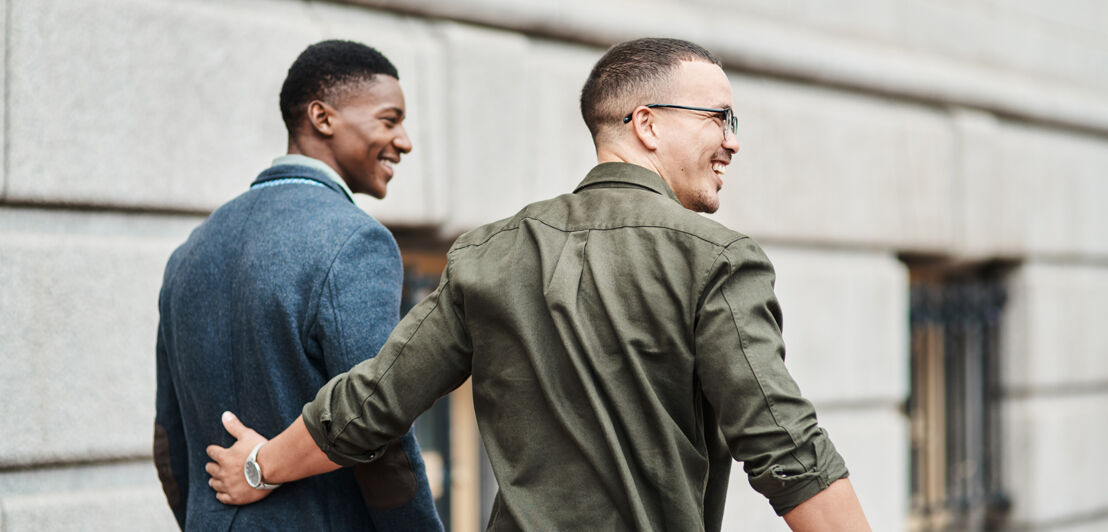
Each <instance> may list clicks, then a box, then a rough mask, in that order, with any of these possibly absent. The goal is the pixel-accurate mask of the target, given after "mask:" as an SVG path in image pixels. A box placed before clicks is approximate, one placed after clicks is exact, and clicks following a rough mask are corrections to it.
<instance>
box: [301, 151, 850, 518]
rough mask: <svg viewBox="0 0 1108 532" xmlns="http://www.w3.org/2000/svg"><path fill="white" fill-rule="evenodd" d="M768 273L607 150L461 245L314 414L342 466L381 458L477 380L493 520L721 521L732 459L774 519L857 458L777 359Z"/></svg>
mask: <svg viewBox="0 0 1108 532" xmlns="http://www.w3.org/2000/svg"><path fill="white" fill-rule="evenodd" d="M773 280H774V277H773V267H772V265H771V264H770V262H769V260H768V259H767V258H766V256H765V254H763V253H762V250H761V249H760V248H759V247H758V245H757V244H756V243H755V242H754V241H752V240H751V239H750V238H748V237H746V236H744V235H741V234H739V233H736V232H734V231H731V230H729V229H727V228H725V227H723V226H722V225H720V224H718V223H716V222H714V221H712V220H710V219H708V218H705V217H703V216H700V215H698V214H696V213H693V212H691V211H689V210H687V209H685V208H684V207H682V206H681V204H680V203H679V202H678V201H677V197H676V196H675V195H674V193H673V192H672V191H671V190H670V188H669V187H668V186H667V185H666V184H665V182H664V181H662V179H661V178H660V177H659V176H658V175H657V174H655V173H653V172H650V171H648V170H646V169H645V168H642V167H639V166H635V165H631V164H625V163H604V164H601V165H599V166H597V167H596V168H594V169H593V170H592V171H591V172H590V173H589V174H588V176H587V177H586V178H585V180H584V181H583V182H582V183H581V185H580V186H578V188H577V190H576V191H574V193H573V194H564V195H561V196H558V197H556V198H553V199H550V200H547V201H543V202H539V203H534V204H531V205H528V206H527V207H525V208H524V209H523V210H522V211H520V212H519V213H518V214H516V215H515V216H513V217H512V218H509V219H506V220H502V221H499V222H495V223H492V224H489V225H486V226H482V227H480V228H477V229H475V230H473V231H471V232H469V233H466V234H464V235H462V236H461V237H460V238H458V240H457V242H455V243H454V245H453V246H452V247H451V249H450V252H449V255H448V264H447V267H446V271H445V272H444V273H443V276H442V281H441V283H440V284H439V287H438V289H437V290H436V291H435V292H434V293H432V294H431V295H430V296H429V297H428V298H427V299H426V300H424V301H423V302H422V303H420V304H419V305H417V306H416V307H415V308H413V309H412V311H411V312H410V313H408V315H407V316H406V317H405V318H404V319H403V320H402V321H401V322H400V325H399V326H397V328H396V329H395V330H394V331H393V333H392V336H391V337H390V338H389V340H388V342H386V344H385V346H384V347H383V348H382V349H381V352H380V354H378V356H377V357H376V358H373V359H371V360H367V361H365V362H363V363H361V364H358V365H357V366H355V367H354V368H353V369H351V370H350V372H349V373H347V374H345V375H341V376H339V377H336V378H335V379H334V380H332V381H331V382H330V383H328V384H327V385H326V386H325V387H324V388H323V389H322V390H320V392H319V395H318V396H317V397H316V399H315V400H314V401H313V402H311V403H309V404H308V405H307V406H305V407H304V422H305V423H306V425H307V427H308V430H309V432H310V433H311V435H312V437H313V439H314V440H315V442H316V443H317V444H318V445H319V446H320V448H321V449H322V450H323V451H325V452H326V453H327V455H328V456H329V457H330V458H331V459H332V460H334V461H335V462H337V463H340V464H344V465H347V464H353V463H357V462H360V461H366V460H372V459H373V458H375V457H376V456H377V455H378V454H379V453H380V451H381V449H382V448H383V446H385V445H386V444H387V442H388V441H389V440H392V439H393V438H396V437H398V436H400V435H402V434H404V433H405V432H406V431H407V430H408V426H409V425H410V424H411V423H412V421H413V420H414V419H415V418H416V416H418V415H419V414H420V413H422V412H423V411H424V410H426V409H427V408H429V407H430V406H431V405H432V404H433V403H434V402H435V400H437V399H438V398H439V397H441V396H443V395H444V394H446V393H448V392H450V391H451V390H453V389H454V388H456V387H458V386H459V385H460V384H461V383H462V382H464V381H465V379H467V378H469V377H470V376H471V375H472V377H473V401H474V407H475V409H476V413H477V422H478V425H479V427H480V431H481V435H482V438H483V441H484V444H485V449H486V450H487V452H488V456H489V460H490V462H491V464H492V469H493V472H494V473H495V475H496V479H497V482H498V483H499V487H500V491H499V493H498V494H497V497H496V501H495V503H494V506H493V510H492V516H491V518H490V523H489V529H490V530H516V529H524V530H537V529H542V530H681V531H686V530H700V529H707V530H718V529H719V528H720V527H721V522H722V519H723V505H724V500H725V497H726V491H727V480H728V475H729V471H730V464H731V460H732V459H734V460H738V461H740V462H743V464H744V468H745V470H746V472H747V474H748V475H749V479H750V483H751V485H752V486H753V487H754V488H755V489H757V490H758V491H760V492H762V493H763V494H764V495H765V496H766V497H768V498H769V500H770V503H771V504H772V505H773V507H774V509H775V510H776V511H777V512H778V513H779V514H783V513H785V512H786V511H788V510H790V509H792V508H793V507H794V506H796V505H797V504H799V503H801V502H803V501H804V500H806V499H808V498H809V497H811V496H813V495H815V494H816V493H817V492H819V491H820V490H821V489H823V488H826V487H827V486H828V485H829V484H830V483H831V482H833V481H834V480H836V479H839V478H842V477H845V476H846V475H847V470H846V467H845V465H844V463H843V461H842V458H841V457H840V456H839V454H838V453H837V452H836V451H835V448H834V447H833V446H832V444H831V441H830V440H829V439H828V437H827V435H826V433H825V432H824V431H823V430H822V429H820V427H819V426H818V424H817V422H816V414H815V411H814V410H813V408H812V405H811V404H810V403H809V402H808V401H806V400H805V399H803V398H802V397H801V396H800V390H799V389H798V388H797V385H796V383H795V382H794V381H793V379H792V377H790V376H789V373H788V371H787V370H786V369H785V365H784V354H785V350H784V345H783V344H782V341H781V314H780V309H779V307H778V304H777V300H776V298H775V297H774V294H773Z"/></svg>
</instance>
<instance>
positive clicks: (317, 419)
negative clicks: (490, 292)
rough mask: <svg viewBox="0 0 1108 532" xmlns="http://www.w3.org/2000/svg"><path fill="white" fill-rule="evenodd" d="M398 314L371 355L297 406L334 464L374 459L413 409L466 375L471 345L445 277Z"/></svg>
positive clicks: (410, 418) (422, 408)
mask: <svg viewBox="0 0 1108 532" xmlns="http://www.w3.org/2000/svg"><path fill="white" fill-rule="evenodd" d="M449 271H450V266H449V265H448V266H447V270H446V272H444V273H443V276H442V279H441V281H440V283H439V286H438V288H437V289H436V290H435V291H434V292H433V293H431V295H429V296H427V298H426V299H424V300H423V301H422V302H420V303H419V304H418V305H416V306H415V307H414V308H413V309H412V310H411V311H410V312H409V313H408V314H407V316H405V317H404V319H403V320H401V321H400V324H399V325H398V326H397V327H396V329H395V330H394V331H393V332H392V334H391V335H390V336H389V338H388V341H387V342H385V345H384V347H382V348H381V351H380V352H379V353H378V354H377V356H376V357H375V358H373V359H370V360H366V361H363V362H360V363H358V364H357V365H356V366H354V367H353V368H352V369H351V370H350V371H349V372H347V373H344V374H342V375H339V376H337V377H335V378H334V379H332V380H331V381H330V382H328V383H327V384H326V385H324V387H323V388H322V389H320V391H319V393H318V394H317V395H316V398H315V400H313V401H312V402H310V403H308V404H307V405H305V406H304V410H303V416H304V424H305V426H306V427H307V429H308V432H309V433H310V434H311V435H312V438H313V439H314V440H315V443H316V445H318V446H319V448H320V449H322V450H323V451H324V452H325V453H326V454H327V456H328V457H329V458H330V459H331V460H332V461H334V462H335V463H337V464H340V465H353V464H356V463H361V462H368V461H371V460H374V459H376V458H377V457H378V456H379V455H380V453H381V451H382V449H383V448H384V446H385V445H386V444H387V443H388V442H389V441H390V440H393V439H396V438H397V437H399V436H401V435H403V434H404V433H405V432H406V431H407V430H408V427H409V426H410V425H411V424H412V422H413V421H414V420H415V418H416V417H417V416H419V414H421V413H423V412H424V411H425V410H427V409H428V408H430V407H431V405H433V404H434V402H435V401H436V400H438V399H439V398H440V397H442V396H443V395H446V394H447V393H449V392H450V391H452V390H454V389H455V388H457V387H458V386H459V385H461V384H462V383H463V382H465V379H467V378H468V377H469V375H470V371H471V365H470V364H471V359H472V356H471V355H472V348H471V343H470V339H469V336H468V334H467V333H466V330H465V327H464V324H463V317H462V313H461V308H462V307H461V304H460V302H461V301H460V297H459V296H458V295H457V294H456V293H455V290H454V287H453V286H452V284H451V282H450V278H449Z"/></svg>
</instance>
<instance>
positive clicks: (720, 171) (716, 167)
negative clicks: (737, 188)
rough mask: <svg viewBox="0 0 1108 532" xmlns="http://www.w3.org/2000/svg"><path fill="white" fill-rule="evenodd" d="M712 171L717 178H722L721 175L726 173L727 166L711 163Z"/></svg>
mask: <svg viewBox="0 0 1108 532" xmlns="http://www.w3.org/2000/svg"><path fill="white" fill-rule="evenodd" d="M712 171H713V172H715V173H716V175H717V176H719V177H723V174H725V173H727V164H726V163H721V162H718V161H717V162H714V163H712Z"/></svg>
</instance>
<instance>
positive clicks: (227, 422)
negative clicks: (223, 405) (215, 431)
mask: <svg viewBox="0 0 1108 532" xmlns="http://www.w3.org/2000/svg"><path fill="white" fill-rule="evenodd" d="M221 419H222V420H223V428H225V429H227V432H228V433H230V434H231V436H234V437H235V439H236V440H241V439H242V438H243V436H246V435H247V434H249V433H251V432H254V431H253V430H252V429H251V428H250V427H247V426H246V425H243V424H242V421H239V418H238V417H236V416H235V415H234V414H232V413H231V412H230V411H227V412H224V413H223V417H222V418H221Z"/></svg>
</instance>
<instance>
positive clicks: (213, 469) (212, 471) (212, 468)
mask: <svg viewBox="0 0 1108 532" xmlns="http://www.w3.org/2000/svg"><path fill="white" fill-rule="evenodd" d="M204 471H207V472H208V474H209V475H211V476H213V477H215V476H217V475H219V472H220V471H219V464H217V463H215V462H208V463H206V464H204Z"/></svg>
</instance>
